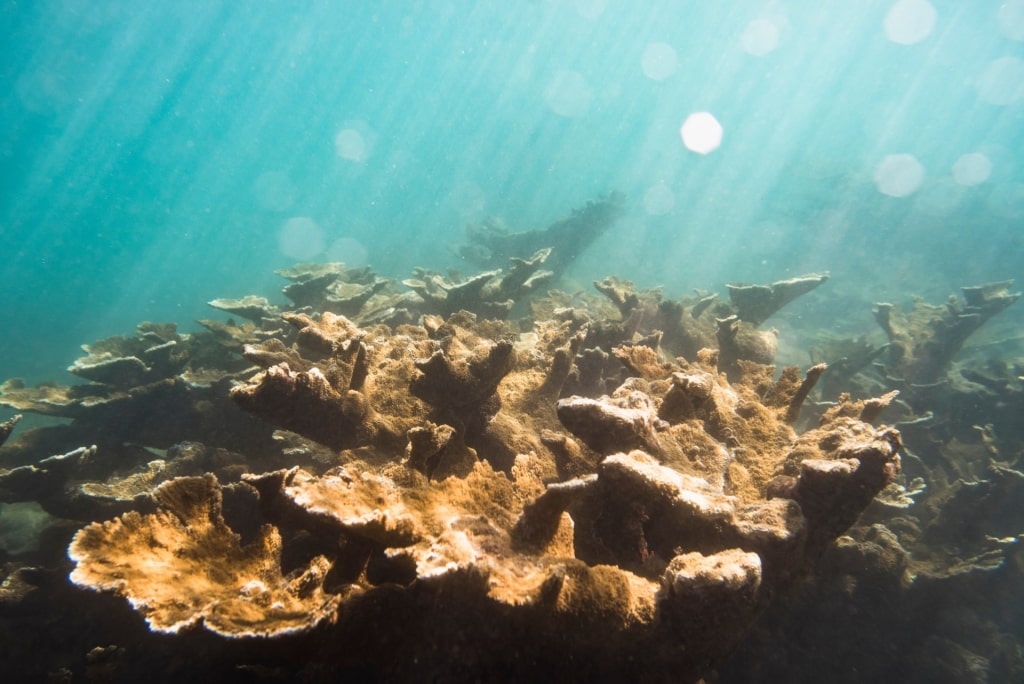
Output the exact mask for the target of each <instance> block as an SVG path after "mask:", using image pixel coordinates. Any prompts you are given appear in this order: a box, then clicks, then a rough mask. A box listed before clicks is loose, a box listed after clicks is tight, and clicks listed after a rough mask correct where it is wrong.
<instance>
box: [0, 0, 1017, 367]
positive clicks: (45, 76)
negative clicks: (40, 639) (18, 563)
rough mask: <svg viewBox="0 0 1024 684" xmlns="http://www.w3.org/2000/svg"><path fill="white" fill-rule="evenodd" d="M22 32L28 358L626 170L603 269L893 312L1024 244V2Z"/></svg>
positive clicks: (279, 20)
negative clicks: (796, 286)
mask: <svg viewBox="0 0 1024 684" xmlns="http://www.w3.org/2000/svg"><path fill="white" fill-rule="evenodd" d="M0 31H2V35H3V36H4V47H3V49H2V53H0V54H2V57H0V59H2V75H3V80H2V83H3V89H2V92H0V159H2V170H0V174H2V175H0V246H2V251H3V259H2V261H0V287H2V291H3V293H4V302H5V307H4V308H5V313H4V326H3V327H4V331H3V335H2V336H0V377H4V378H6V377H11V376H20V377H24V378H26V379H27V380H29V381H38V380H43V379H48V378H52V379H59V380H62V381H66V380H67V376H66V375H65V374H63V372H62V368H63V367H64V366H66V365H67V364H68V363H69V362H70V361H71V360H73V359H74V358H75V357H76V356H77V352H78V349H77V346H78V345H79V344H81V343H86V342H89V341H92V340H94V339H97V338H100V337H103V336H106V335H111V334H127V333H130V332H131V331H132V330H133V329H134V326H135V324H136V323H138V322H139V321H142V320H157V321H165V320H173V321H176V322H178V323H179V325H180V326H181V327H182V328H183V329H185V330H189V329H193V328H194V325H193V324H191V323H190V321H192V320H194V319H195V318H200V317H208V316H211V315H212V313H213V312H212V310H210V309H208V308H207V307H206V305H205V302H206V301H207V300H209V299H212V298H215V297H221V296H224V297H233V296H241V295H244V294H248V293H255V294H262V295H270V296H272V297H273V296H275V295H276V293H277V292H278V291H279V288H280V286H281V285H282V284H283V281H281V280H280V279H279V278H277V277H276V276H274V275H273V273H272V271H273V269H275V268H280V267H282V266H286V265H288V264H290V263H293V262H294V261H296V260H325V259H334V260H341V261H345V262H346V263H348V264H350V265H355V264H359V263H369V264H372V265H373V266H374V268H375V269H376V270H377V271H378V272H380V273H381V274H382V275H385V276H389V277H394V278H398V279H401V278H404V277H407V276H408V274H409V271H410V270H411V268H412V267H413V266H417V265H423V266H429V267H432V268H438V269H443V268H447V267H455V268H462V269H463V270H465V271H472V270H473V269H472V268H471V267H469V265H466V264H460V263H459V262H458V259H457V258H456V257H455V256H454V255H453V254H452V250H451V246H452V244H454V243H456V242H459V241H460V240H461V239H462V236H463V234H464V229H465V226H466V224H467V223H469V222H472V221H476V220H480V219H482V218H484V217H488V216H497V217H500V218H502V219H503V220H504V221H505V222H506V224H507V225H509V226H510V227H511V228H513V229H515V230H526V229H533V228H539V227H543V226H544V225H547V224H548V223H550V222H551V221H554V220H556V219H557V218H559V217H561V216H564V215H565V214H567V213H568V212H569V211H570V210H571V209H572V208H573V207H576V206H579V205H581V204H582V203H584V202H585V201H586V200H587V199H590V198H592V197H595V196H597V195H598V194H600V193H604V192H607V191H611V190H616V191H620V192H623V193H625V194H626V196H627V197H628V198H629V203H628V208H627V212H626V215H625V216H624V217H623V219H622V220H621V221H620V222H619V223H618V224H617V225H616V226H615V227H614V228H613V229H612V230H611V231H609V232H608V233H607V234H606V235H605V236H604V237H603V238H602V240H601V241H600V242H599V243H598V244H596V245H594V247H593V248H592V249H591V250H590V251H589V252H588V253H587V254H584V255H582V256H581V258H580V259H579V260H578V261H577V263H576V265H575V266H574V269H573V273H572V274H571V275H572V276H573V278H575V280H576V281H577V282H578V283H580V284H581V285H580V286H581V287H588V285H587V283H589V282H590V281H591V280H593V279H594V278H601V277H604V276H605V275H608V274H611V273H614V274H616V275H618V276H620V277H625V278H630V279H633V280H634V281H636V282H637V283H638V284H640V285H643V286H653V285H663V286H664V287H665V288H666V291H667V292H668V293H669V294H672V295H678V294H681V293H684V292H688V291H689V290H690V289H692V288H704V289H709V290H718V291H722V290H723V289H724V284H725V283H726V282H732V281H756V282H761V281H771V280H776V279H779V278H785V277H789V276H792V275H797V274H799V273H803V272H807V271H819V270H828V271H830V272H831V273H832V276H833V279H832V280H831V281H830V283H829V285H828V286H827V288H828V291H827V292H825V291H824V290H823V294H821V297H824V298H828V301H830V302H832V303H833V305H834V303H836V302H847V301H849V302H851V303H856V306H855V307H854V306H851V311H853V310H854V309H856V311H857V313H856V316H857V320H858V321H859V322H858V325H859V326H861V327H863V328H865V329H870V328H871V326H872V323H871V321H870V313H869V309H870V303H871V302H872V301H877V300H880V299H885V300H903V299H906V298H908V297H909V296H910V295H912V294H921V295H924V296H925V297H926V298H928V299H929V300H930V301H942V300H943V299H944V298H945V296H946V295H947V294H948V293H949V292H952V291H955V289H956V288H958V287H959V286H961V285H965V284H975V283H977V282H985V281H991V280H997V279H1003V278H1010V277H1014V276H1017V275H1019V273H1020V270H1021V265H1022V264H1024V249H1022V247H1021V235H1022V231H1024V228H1022V226H1024V167H1022V161H1021V160H1022V157H1021V150H1022V149H1024V135H1022V132H1024V42H1022V41H1024V7H1022V3H1021V2H1019V1H1010V2H1005V3H1001V2H996V1H990V0H984V1H977V2H962V1H943V0H932V2H930V3H926V2H923V0H921V1H920V2H916V1H914V2H912V1H909V0H905V1H904V2H902V3H894V2H891V1H877V2H876V1H868V0H859V1H856V2H830V3H819V2H809V1H806V2H805V1H800V2H796V1H794V2H754V1H745V2H733V3H707V2H679V1H676V2H643V3H637V2H624V1H623V2H617V1H615V0H607V1H606V0H577V1H576V2H572V1H566V2H556V1H549V2H542V1H528V0H524V1H523V2H457V1H453V2H440V1H437V2H355V1H353V2H210V1H206V0H204V1H202V2H172V3H131V2H102V1H96V0H90V1H88V2H86V1H80V2H76V1H73V0H67V1H63V2H42V1H40V2H29V3H25V2H5V3H4V4H3V5H2V7H0ZM696 112H706V113H708V114H710V115H711V117H713V120H714V121H715V122H717V123H718V124H719V125H720V126H721V132H722V135H721V141H720V144H719V146H718V147H717V148H715V149H713V150H710V151H707V152H706V153H705V154H701V153H699V152H694V151H691V150H690V149H688V148H687V147H686V145H684V142H683V140H682V137H681V134H680V128H681V125H682V124H683V122H684V121H686V119H687V117H688V116H689V115H691V114H693V113H696ZM887 159H888V160H889V161H888V162H887V161H886V160H887ZM893 195H898V196H893ZM815 296H817V295H815ZM277 298H278V299H279V300H280V297H279V296H277ZM823 301H824V300H823ZM857 307H860V308H857ZM1017 309H1020V307H1017ZM832 313H833V314H834V313H835V310H834V309H833V310H832ZM850 315H851V316H853V315H854V314H852V313H851V314H850ZM1006 316H1007V317H1008V318H1007V320H1009V321H1011V322H1014V321H1015V322H1019V321H1020V320H1021V318H1020V316H1021V314H1020V312H1019V311H1011V312H1008V313H1007V314H1006ZM1014 316H1016V317H1017V318H1013V317H1014Z"/></svg>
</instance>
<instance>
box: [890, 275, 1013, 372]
mask: <svg viewBox="0 0 1024 684" xmlns="http://www.w3.org/2000/svg"><path fill="white" fill-rule="evenodd" d="M1012 286H1013V281H1012V280H1004V281H1001V282H997V283H989V284H987V285H979V286H976V287H964V288H961V289H962V291H963V297H964V298H963V301H959V300H957V299H956V297H952V296H951V297H950V299H949V301H948V302H947V303H946V304H945V305H944V306H932V305H929V304H925V303H924V302H923V301H922V300H920V299H917V300H915V301H914V308H913V309H912V310H911V312H910V313H909V314H907V313H904V312H903V311H902V310H900V309H898V308H896V307H895V306H894V305H892V304H887V303H881V304H878V305H876V306H875V309H874V315H875V320H876V321H878V324H879V325H880V326H882V330H884V331H885V334H886V335H888V337H889V348H888V358H887V360H886V364H885V365H886V373H887V374H888V375H890V376H892V377H894V378H898V379H900V380H902V381H905V382H907V383H911V384H916V385H928V384H931V383H935V382H937V381H939V380H940V379H941V377H942V375H943V373H945V371H946V369H947V368H948V367H949V364H950V362H951V361H952V360H953V357H954V356H955V355H956V353H957V352H958V351H960V347H961V346H962V345H963V343H964V341H966V340H967V338H968V337H970V336H971V334H973V333H974V331H975V330H977V329H978V328H980V327H981V326H982V325H984V324H985V322H986V321H988V320H989V319H990V318H992V317H993V316H995V315H997V314H999V313H1000V312H1001V311H1003V310H1004V309H1005V308H1006V307H1008V306H1010V305H1011V304H1013V303H1014V302H1015V301H1017V299H1018V298H1019V297H1020V293H1019V292H1010V288H1011V287H1012Z"/></svg>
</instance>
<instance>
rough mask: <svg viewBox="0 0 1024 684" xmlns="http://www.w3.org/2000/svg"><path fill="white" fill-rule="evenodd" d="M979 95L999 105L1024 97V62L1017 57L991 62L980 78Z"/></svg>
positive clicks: (990, 102) (986, 100)
mask: <svg viewBox="0 0 1024 684" xmlns="http://www.w3.org/2000/svg"><path fill="white" fill-rule="evenodd" d="M978 97H980V98H981V99H982V100H984V101H985V102H988V103H989V104H994V105H999V106H1003V105H1008V104H1013V103H1014V102H1017V101H1019V100H1021V99H1022V98H1024V62H1022V61H1021V60H1019V59H1017V58H1016V57H1001V58H999V59H997V60H993V61H992V62H990V63H989V65H988V66H987V67H985V71H984V72H982V74H981V78H979V79H978Z"/></svg>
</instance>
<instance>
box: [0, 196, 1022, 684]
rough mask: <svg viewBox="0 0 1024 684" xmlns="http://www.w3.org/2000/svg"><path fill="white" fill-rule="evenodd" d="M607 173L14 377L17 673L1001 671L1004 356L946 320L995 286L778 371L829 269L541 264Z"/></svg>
mask: <svg viewBox="0 0 1024 684" xmlns="http://www.w3.org/2000/svg"><path fill="white" fill-rule="evenodd" d="M621 202H622V200H621V198H619V197H616V196H608V197H604V198H600V199H598V200H595V201H593V202H591V203H589V204H587V205H586V206H585V207H582V208H580V209H578V210H576V211H575V212H573V213H572V215H571V216H569V217H567V218H565V219H562V220H560V221H557V222H555V223H553V224H552V225H551V226H549V227H548V228H546V229H543V230H537V231H530V232H523V233H515V232H511V231H509V230H508V229H506V228H505V227H504V226H502V225H501V224H500V223H496V222H490V223H487V224H484V225H480V226H476V227H474V228H473V229H472V230H470V231H468V234H467V238H468V240H467V244H466V245H464V246H463V247H462V248H461V250H460V253H461V255H462V257H463V258H464V259H466V260H468V261H470V262H472V263H475V264H477V265H478V266H479V267H480V268H481V269H484V270H482V271H481V272H479V273H476V274H474V275H469V276H465V275H459V274H455V273H438V272H434V271H430V270H428V269H417V271H416V272H415V273H414V274H412V276H413V277H411V278H409V279H406V280H403V281H401V282H396V281H394V280H391V279H388V278H384V277H381V276H379V275H378V274H376V273H374V272H373V271H372V270H370V269H368V268H358V269H351V268H345V267H344V266H343V265H342V264H336V263H330V264H300V265H296V266H295V267H293V268H289V269H286V270H283V271H280V272H279V273H280V275H281V276H282V277H283V278H284V279H286V280H287V282H288V284H287V285H286V287H285V288H284V291H283V294H284V296H285V298H287V300H288V302H289V304H288V305H286V306H278V305H274V304H272V303H271V302H270V301H269V300H268V299H266V298H265V297H262V296H255V295H253V296H247V297H244V298H242V299H218V300H214V301H212V302H210V305H211V306H212V307H213V308H214V309H216V310H218V312H220V313H221V314H222V315H221V317H220V318H215V319H210V320H203V321H200V322H199V323H200V324H201V325H202V327H203V331H201V332H196V333H189V334H184V333H181V332H178V330H177V328H176V326H175V324H173V323H150V322H146V323H141V324H140V325H139V326H138V328H137V329H136V331H135V333H134V334H133V335H130V336H127V337H113V338H109V339H105V340H100V341H98V342H93V343H91V344H88V345H86V346H85V347H84V350H85V352H86V353H85V356H83V357H82V358H80V359H78V360H77V361H75V362H74V363H73V364H72V365H71V366H70V367H69V368H68V370H69V371H70V373H71V374H72V375H73V376H74V377H75V379H76V382H75V383H73V384H68V385H56V384H46V385H39V386H36V387H28V386H26V385H25V384H24V383H22V382H20V381H18V380H8V381H7V382H6V383H4V384H3V386H2V388H0V404H2V405H4V406H7V407H12V408H14V409H15V410H17V411H21V412H30V413H34V414H40V415H42V416H48V417H51V418H52V420H49V421H43V423H42V424H40V426H37V427H33V428H31V429H27V428H23V427H19V426H18V420H19V418H20V416H15V417H14V418H12V419H11V420H9V421H7V422H6V423H3V424H2V426H0V444H2V445H3V446H0V501H2V502H3V509H2V512H0V537H2V540H3V550H0V562H2V572H0V576H3V577H4V578H5V579H4V580H3V584H2V586H0V641H2V643H3V645H4V647H3V649H2V651H0V652H2V655H0V666H2V668H3V672H4V673H5V677H6V676H15V678H16V679H17V680H18V681H29V680H38V681H44V680H45V681H80V682H109V681H132V682H137V681H146V680H149V681H154V680H155V681H171V680H173V681H182V680H185V679H186V678H195V679H197V680H200V681H339V680H353V681H376V680H382V681H469V680H483V681H518V680H527V679H529V680H538V679H545V680H556V681H569V680H580V681H626V680H629V681H648V680H650V681H662V680H664V681H673V682H695V681H700V680H702V679H703V680H704V681H707V682H712V681H721V682H727V681H736V682H739V681H788V682H799V681H806V682H810V681H815V682H820V681H833V682H836V681H904V682H965V681H967V682H973V681H978V682H981V681H1024V643H1022V637H1021V634H1022V631H1024V630H1022V618H1021V617H1020V616H1021V615H1024V605H1022V604H1024V598H1022V596H1024V593H1022V592H1021V591H1019V588H1020V587H1021V584H1022V583H1021V575H1022V573H1024V552H1022V551H1021V547H1020V545H1019V542H1020V538H1021V536H1020V535H1021V531H1022V529H1024V506H1021V505H1020V502H1021V501H1022V500H1024V474H1022V473H1021V470H1020V467H1021V453H1022V443H1024V421H1021V420H1020V416H1021V415H1024V400H1022V396H1024V392H1022V388H1024V378H1022V373H1024V370H1022V367H1024V362H1022V361H1021V360H1020V359H1019V358H1014V356H1013V354H1012V353H1011V352H1012V351H1013V347H1012V340H1010V341H1000V340H998V339H997V340H993V341H991V343H990V344H988V345H985V346H976V347H973V348H972V349H971V350H970V352H969V353H968V352H965V350H964V345H965V342H966V341H967V340H968V338H969V337H970V336H971V335H972V334H973V333H974V332H975V331H976V330H978V329H979V328H980V327H981V326H983V325H984V324H985V323H986V322H987V321H988V320H989V319H990V318H992V317H994V316H996V315H998V314H999V313H1000V312H1001V311H1003V310H1004V309H1005V308H1006V307H1007V306H1009V305H1011V304H1012V303H1013V302H1014V301H1015V300H1016V299H1017V297H1018V294H1016V293H1013V292H1012V291H1011V288H1012V282H1009V281H1006V282H998V283H990V284H984V285H980V286H972V287H965V288H963V292H962V295H961V296H954V297H951V298H950V300H949V301H948V302H943V303H939V304H937V305H931V304H928V303H925V302H923V301H918V302H916V303H915V304H914V306H913V307H912V308H911V309H910V310H903V309H902V308H901V307H898V306H894V305H892V304H887V303H880V304H877V305H876V306H875V307H874V316H875V319H876V320H877V322H878V324H879V325H880V326H881V329H882V331H883V332H884V333H885V336H886V338H887V339H888V342H887V343H885V344H873V343H872V342H870V341H869V336H868V333H870V332H871V331H864V333H863V334H862V335H860V336H857V337H855V338H836V337H834V336H831V335H830V334H829V333H828V331H827V330H822V331H821V332H820V334H817V335H814V336H813V340H812V342H811V343H807V340H806V339H804V340H801V342H802V343H805V344H807V345H808V349H807V350H806V351H807V354H808V356H807V358H808V360H809V363H808V367H807V368H806V369H804V370H801V369H799V368H785V369H782V370H778V369H776V367H775V366H774V365H773V363H774V360H775V356H776V353H777V349H778V343H779V333H778V332H777V331H775V330H774V329H772V328H770V327H769V326H768V325H766V323H768V322H769V321H770V320H771V318H772V316H773V315H774V314H776V312H778V311H779V310H780V309H782V308H783V307H785V306H787V305H790V306H793V307H796V306H799V305H800V304H799V301H796V302H794V300H797V299H798V298H799V297H801V296H802V295H804V294H806V293H808V292H810V291H812V290H816V289H817V288H822V289H821V290H818V291H819V292H821V291H823V290H825V289H826V288H827V287H828V285H827V280H828V276H827V275H826V274H808V275H805V276H802V277H798V278H793V279H790V280H785V281H780V282H777V283H772V284H766V285H740V284H735V285H729V287H728V297H727V298H722V297H719V295H718V294H716V293H710V292H699V293H697V294H696V295H695V296H694V297H692V298H683V299H679V300H672V299H667V298H665V297H664V296H663V294H662V293H661V292H660V291H656V290H648V291H638V290H637V289H636V288H635V287H634V286H633V285H632V284H631V283H629V282H626V281H620V280H617V279H616V278H614V277H609V278H607V279H605V280H604V281H601V282H598V283H595V286H596V289H595V291H594V292H576V293H568V292H564V291H560V290H558V289H556V288H557V287H558V286H559V284H560V282H561V278H562V276H563V274H564V273H565V271H566V269H567V267H568V266H569V265H570V263H571V261H572V259H573V258H574V257H575V256H576V255H578V254H580V253H582V252H583V251H584V250H586V248H587V247H588V245H589V244H590V243H591V242H593V241H594V240H595V239H596V238H597V237H598V236H599V235H600V234H602V233H603V232H604V231H605V230H607V228H608V227H609V226H610V225H612V224H613V223H614V221H615V220H616V218H617V217H618V215H619V213H620V211H621ZM225 314H226V315H225ZM1002 342H1005V344H1004V343H1002ZM790 344H792V342H790ZM1018 351H1019V350H1018ZM25 422H26V423H28V422H29V421H27V420H26V421H25Z"/></svg>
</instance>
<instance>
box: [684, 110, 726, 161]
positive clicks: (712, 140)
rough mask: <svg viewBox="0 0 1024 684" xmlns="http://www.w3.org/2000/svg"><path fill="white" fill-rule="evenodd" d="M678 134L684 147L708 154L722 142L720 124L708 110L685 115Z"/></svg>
mask: <svg viewBox="0 0 1024 684" xmlns="http://www.w3.org/2000/svg"><path fill="white" fill-rule="evenodd" d="M679 134H680V135H681V136H682V138H683V144H684V145H686V149H688V150H690V151H691V152H696V153H697V154H708V153H709V152H713V151H714V150H716V149H718V146H719V145H721V144H722V124H720V123H718V119H716V118H715V117H714V115H712V114H711V113H710V112H694V113H693V114H690V116H688V117H686V121H684V122H683V125H682V127H681V128H680V129H679Z"/></svg>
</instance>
